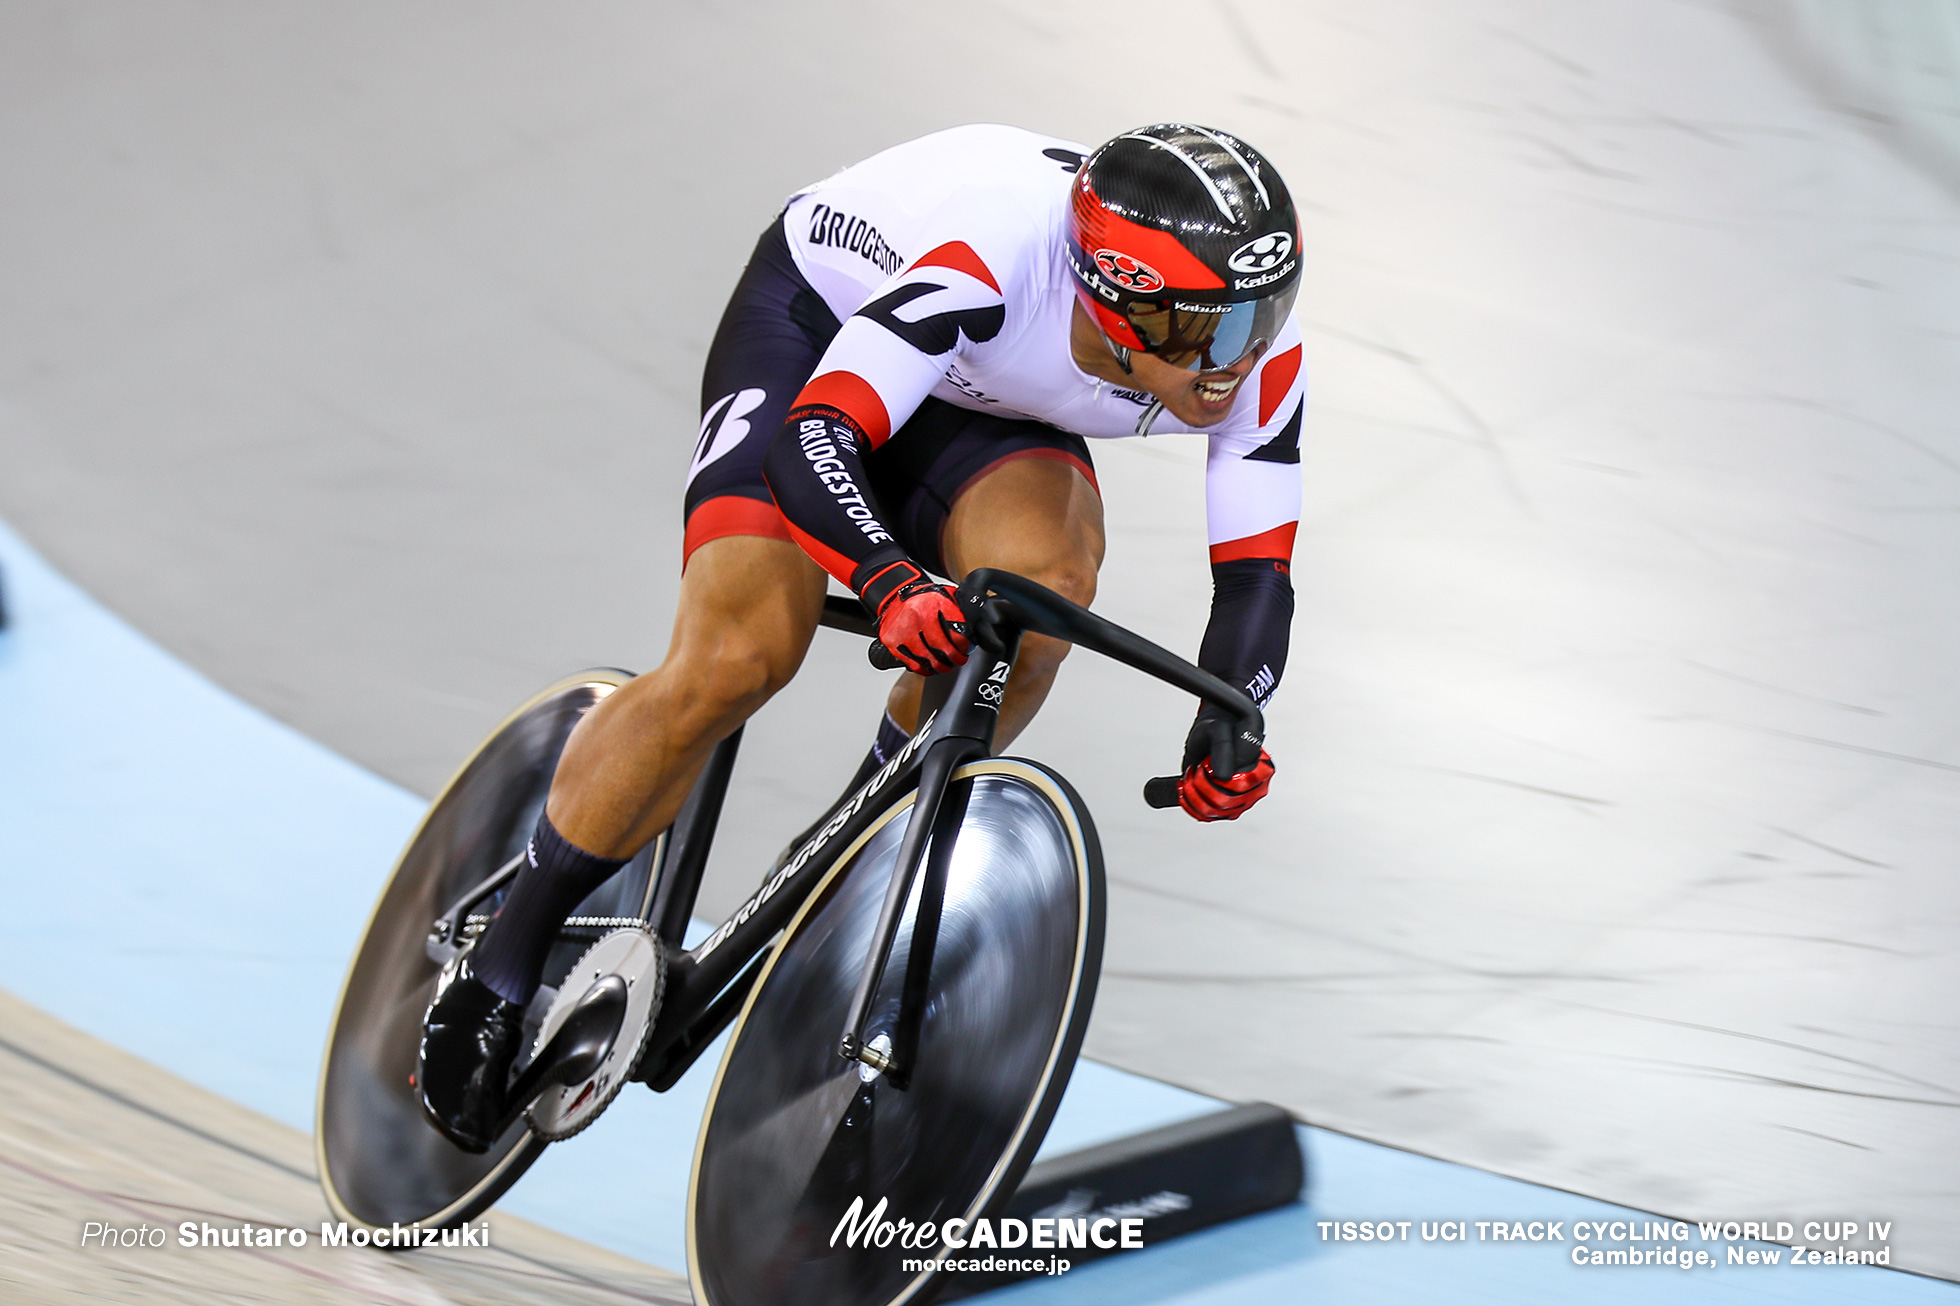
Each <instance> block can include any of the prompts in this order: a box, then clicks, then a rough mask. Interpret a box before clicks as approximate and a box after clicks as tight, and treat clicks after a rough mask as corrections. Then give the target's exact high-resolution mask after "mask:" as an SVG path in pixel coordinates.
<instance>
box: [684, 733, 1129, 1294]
mask: <svg viewBox="0 0 1960 1306" xmlns="http://www.w3.org/2000/svg"><path fill="white" fill-rule="evenodd" d="M962 787H964V788H965V790H966V793H965V797H966V809H965V813H964V816H963V818H962V820H961V824H960V827H959V830H960V833H959V840H958V842H957V844H956V845H955V851H954V854H953V856H952V858H951V861H950V864H949V867H948V872H947V880H946V886H945V895H944V899H943V910H942V913H941V918H940V926H939V931H938V935H937V943H936V946H935V949H934V952H933V955H932V966H931V970H930V972H929V981H928V988H927V1003H926V1006H925V1009H924V1015H923V1019H922V1024H921V1027H920V1033H919V1044H918V1053H917V1057H916V1061H915V1064H914V1066H913V1068H912V1074H911V1076H910V1080H909V1083H908V1084H907V1085H906V1086H905V1087H904V1088H902V1089H901V1088H899V1087H896V1086H894V1085H893V1084H892V1083H891V1082H889V1081H888V1080H886V1079H885V1078H883V1077H881V1076H878V1075H877V1074H876V1073H875V1072H872V1071H871V1070H869V1069H868V1068H866V1067H862V1066H860V1065H859V1064H858V1063H857V1062H852V1061H844V1060H842V1059H841V1058H840V1057H839V1056H838V1055H837V1046H838V1039H839V1036H840V1035H841V1034H842V1033H843V1029H844V1022H845V1019H846V1017H847V1013H848V1011H849V1008H850V1004H851V999H852V996H853V994H854V992H855V990H856V986H857V984H858V981H859V978H860V976H861V974H862V971H863V968H864V964H865V959H866V957H867V955H868V954H869V952H870V951H871V947H872V943H873V936H874V933H875V930H876V926H877V921H878V917H879V912H880V909H881V907H882V906H883V902H884V898H885V892H886V887H887V885H888V884H889V883H890V879H891V871H892V867H893V863H894V862H895V860H896V857H897V852H898V846H899V842H900V840H901V838H902V837H903V835H904V832H905V829H906V826H907V825H908V824H909V822H910V819H911V812H912V803H913V799H914V798H915V796H916V795H915V794H909V793H908V794H906V795H904V796H902V797H901V798H900V799H899V800H898V801H897V802H896V803H895V804H894V805H893V806H892V807H891V808H890V809H889V810H888V811H887V812H885V813H884V814H883V815H882V816H881V817H880V818H879V820H878V821H876V822H874V823H873V824H872V826H871V827H870V828H869V829H868V830H866V832H865V833H864V834H862V835H861V836H859V838H858V839H856V840H855V841H853V843H852V844H850V845H849V846H847V847H846V848H844V849H843V850H842V851H841V852H840V853H839V855H838V857H837V859H836V861H835V862H834V863H833V864H832V866H831V868H830V869H829V870H828V871H827V872H826V873H825V876H824V878H823V880H822V881H821V882H820V883H819V885H818V887H817V889H816V890H815V891H814V892H813V893H812V895H811V898H810V900H809V902H807V903H805V904H804V906H803V907H802V909H801V910H800V911H799V912H798V914H797V915H796V917H795V918H794V919H793V920H792V921H791V922H790V924H789V925H788V926H787V927H786V928H785V930H784V932H783V936H782V940H781V942H780V944H779V945H778V947H777V948H776V951H775V953H774V955H773V956H772V957H771V958H770V961H769V963H768V967H767V969H766V971H765V972H764V973H763V975H762V977H761V980H760V982H759V983H758V984H757V985H756V988H755V990H754V992H753V993H752V994H751V996H750V998H749V1000H748V1004H747V1006H746V1007H745V1008H744V1010H743V1012H742V1015H741V1017H740V1018H739V1021H738V1023H737V1024H736V1026H735V1027H734V1031H733V1033H732V1035H731V1036H730V1039H729V1044H728V1049H727V1051H726V1053H725V1054H724V1056H723V1058H722V1063H721V1068H720V1070H719V1071H718V1072H717V1074H716V1077H715V1082H714V1086H713V1088H712V1090H711V1092H710V1095H709V1099H708V1109H707V1113H706V1116H705V1118H704V1120H703V1123H702V1128H701V1134H700V1137H699V1140H698V1141H697V1143H696V1146H695V1159H694V1173H693V1182H692V1186H691V1190H690V1192H689V1199H688V1229H687V1234H688V1268H689V1274H690V1275H691V1276H692V1279H693V1284H694V1293H695V1299H696V1301H698V1302H700V1303H702V1304H703V1306H802V1304H803V1303H810V1304H812V1306H814V1304H815V1303H824V1306H839V1304H850V1306H855V1304H857V1303H866V1304H870V1303H877V1304H879V1306H885V1304H888V1303H901V1302H905V1301H908V1300H913V1299H920V1300H923V1297H922V1295H921V1294H923V1293H924V1292H926V1291H927V1290H928V1288H929V1285H930V1282H931V1280H932V1278H933V1277H934V1276H933V1274H932V1273H931V1272H930V1271H920V1270H916V1269H913V1270H907V1269H906V1268H904V1262H905V1261H906V1260H907V1259H912V1258H918V1259H926V1258H933V1257H936V1256H938V1255H941V1254H943V1251H944V1249H943V1248H942V1246H941V1243H940V1242H939V1241H938V1240H937V1239H936V1238H935V1239H934V1240H932V1241H931V1242H929V1243H927V1244H925V1245H923V1246H915V1247H911V1248H906V1247H903V1246H901V1245H900V1241H899V1240H898V1239H891V1240H889V1241H888V1242H887V1245H885V1246H882V1247H880V1246H876V1245H872V1243H871V1240H868V1239H865V1238H862V1237H860V1238H859V1239H857V1240H856V1245H855V1246H853V1245H850V1243H851V1239H849V1238H848V1237H847V1236H838V1237H835V1238H833V1233H834V1232H836V1231H837V1229H838V1226H839V1222H840V1221H841V1220H844V1219H845V1217H846V1216H847V1214H849V1213H850V1212H851V1211H852V1209H853V1203H854V1202H856V1201H858V1200H859V1199H862V1203H861V1205H860V1206H858V1207H857V1208H856V1210H857V1218H858V1219H859V1220H860V1221H861V1220H862V1219H863V1217H865V1216H867V1215H869V1214H870V1213H871V1211H872V1210H873V1209H874V1208H876V1206H877V1204H878V1203H879V1202H880V1201H881V1200H882V1201H884V1202H885V1203H886V1208H885V1212H884V1216H883V1218H884V1219H885V1220H889V1221H891V1222H893V1223H894V1224H897V1223H898V1222H900V1221H911V1222H912V1224H913V1227H914V1228H916V1227H917V1226H919V1225H923V1224H925V1223H927V1222H931V1223H933V1224H934V1225H936V1226H940V1225H943V1224H944V1222H945V1221H946V1220H948V1219H950V1218H956V1217H964V1218H966V1219H968V1220H972V1219H975V1218H978V1217H981V1216H990V1217H991V1216H993V1215H994V1214H996V1213H997V1212H998V1211H999V1210H1000V1209H1001V1208H1002V1207H1004V1205H1005V1204H1006V1202H1007V1200H1008V1199H1009V1198H1010V1197H1011V1196H1012V1195H1013V1192H1014V1188H1015V1186H1016V1185H1017V1184H1018V1183H1019V1182H1020V1179H1021V1176H1022V1174H1023V1173H1025V1171H1026V1169H1027V1166H1028V1163H1029V1162H1030V1161H1031V1160H1032V1159H1033V1156H1034V1153H1035V1150H1036V1149H1037V1148H1038V1147H1039V1146H1040V1144H1041V1139H1042V1137H1043V1135H1044V1134H1045V1133H1046V1132H1047V1129H1048V1123H1049V1121H1050V1119H1051V1118H1052V1117H1053V1115H1054V1111H1055V1107H1056V1105H1057V1103H1059V1102H1060V1100H1061V1096H1062V1092H1063V1090H1064V1089H1065V1088H1066V1087H1067V1085H1068V1078H1069V1074H1070V1071H1071V1070H1072V1069H1073V1067H1074V1064H1075V1057H1076V1053H1077V1051H1078V1050H1079V1049H1080V1047H1081V1043H1082V1035H1083V1031H1084V1030H1085V1029H1086V1028H1087V1025H1088V1021H1089V1011H1090V1007H1091V1006H1092V1004H1093V1002H1094V997H1095V988H1096V978H1097V974H1098V972H1099V970H1100V967H1101V962H1102V939H1103V870H1102V854H1101V850H1100V848H1099V847H1098V845H1097V841H1096V835H1095V829H1094V827H1093V825H1092V824H1091V823H1090V820H1089V816H1088V813H1087V811H1086V810H1085V809H1084V808H1083V806H1082V803H1081V801H1080V799H1079V798H1077V796H1076V794H1075V792H1074V791H1073V790H1072V789H1071V788H1070V787H1069V785H1068V783H1067V782H1066V781H1064V780H1063V779H1061V777H1059V776H1057V775H1055V774H1054V773H1053V772H1051V771H1049V770H1047V769H1045V768H1043V767H1041V766H1038V765H1036V764H1034V763H1031V762H1024V761H1020V760H1017V759H1010V758H990V759H987V760H984V761H980V762H975V763H972V764H970V765H967V766H964V767H962V768H960V769H959V770H958V771H957V772H955V781H954V785H953V787H952V790H951V791H950V792H949V794H948V801H949V802H950V801H954V800H955V799H956V797H957V796H958V795H959V793H960V790H961V789H962ZM925 878H926V877H925V874H924V871H923V869H922V870H921V873H920V875H919V876H918V880H917V882H915V884H914V888H913V892H912V901H911V902H910V903H908V904H907V907H906V915H905V921H904V923H903V924H902V926H901V928H900V930H899V933H898V937H897V940H896V941H895V944H894V947H893V951H892V957H891V961H890V964H889V965H888V966H887V967H886V970H885V974H884V977H883V980H882V982H881V984H880V987H879V990H878V993H877V996H876V1001H875V1004H874V1007H873V1014H872V1018H871V1020H870V1021H869V1022H868V1023H867V1026H866V1030H865V1033H866V1037H867V1040H868V1041H871V1042H872V1043H873V1044H874V1045H875V1043H876V1037H877V1035H878V1034H879V1033H880V1032H881V1031H889V1030H890V1029H891V1027H892V1024H893V1023H894V1021H895V1018H896V1013H897V1008H898V995H899V990H900V987H901V985H902V983H903V980H904V976H905V971H906V965H907V960H908V945H909V942H910V938H911V922H912V919H913V913H914V912H916V911H917V908H918V899H919V892H920V888H919V886H920V884H922V883H923V882H924V880H925ZM901 1227H903V1226H901ZM914 1241H916V1237H915V1239H914Z"/></svg>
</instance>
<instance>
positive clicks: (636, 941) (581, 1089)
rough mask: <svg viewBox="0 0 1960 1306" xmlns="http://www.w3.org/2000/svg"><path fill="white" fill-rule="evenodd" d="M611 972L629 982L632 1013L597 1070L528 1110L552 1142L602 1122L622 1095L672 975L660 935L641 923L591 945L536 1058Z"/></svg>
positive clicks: (545, 1028)
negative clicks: (598, 983)
mask: <svg viewBox="0 0 1960 1306" xmlns="http://www.w3.org/2000/svg"><path fill="white" fill-rule="evenodd" d="M608 975H617V976H619V977H620V978H621V979H623V980H625V981H626V1015H625V1017H624V1018H623V1019H622V1020H621V1022H620V1026H619V1035H618V1037H617V1038H615V1039H614V1040H613V1046H612V1051H611V1052H609V1053H607V1054H606V1059H605V1060H604V1061H603V1062H601V1063H600V1065H599V1068H598V1070H596V1071H595V1072H593V1074H591V1075H590V1076H588V1077H587V1078H585V1079H582V1080H579V1081H578V1082H577V1083H574V1084H571V1085H568V1086H563V1087H561V1086H558V1085H553V1086H552V1087H550V1088H547V1089H546V1090H545V1091H544V1092H543V1093H540V1094H539V1095H538V1096H537V1098H536V1099H535V1100H534V1101H532V1103H531V1105H530V1106H528V1107H526V1108H525V1110H524V1121H525V1123H526V1124H528V1125H529V1126H530V1127H531V1132H532V1133H534V1134H536V1135H537V1136H538V1137H539V1138H542V1139H544V1140H545V1141H546V1142H548V1143H557V1142H562V1141H564V1140H565V1139H567V1138H570V1137H571V1136H572V1135H574V1134H576V1133H578V1132H579V1131H580V1130H581V1129H584V1128H585V1127H586V1126H587V1125H589V1124H591V1123H592V1122H593V1121H594V1120H597V1119H598V1118H599V1113H600V1112H601V1111H604V1110H605V1109H606V1108H607V1107H608V1106H610V1105H611V1104H612V1100H613V1099H614V1098H615V1097H618V1096H619V1090H620V1089H621V1088H623V1087H624V1086H625V1085H626V1083H627V1081H628V1079H629V1077H630V1076H631V1075H632V1073H633V1068H634V1066H635V1065H637V1064H638V1062H639V1060H640V1054H641V1053H642V1052H644V1051H645V1050H646V1045H647V1039H648V1038H649V1037H650V1036H651V1035H652V1033H653V1021H654V1017H656V1016H658V1015H659V1014H660V998H661V994H662V991H663V988H664V986H665V983H666V977H667V968H666V966H665V964H664V958H663V956H662V949H661V946H660V939H659V938H658V937H657V936H656V935H654V934H653V933H652V932H650V931H648V930H647V929H645V928H643V927H637V926H636V927H629V928H627V929H622V930H614V931H613V932H612V933H610V934H607V935H605V936H604V937H602V938H601V939H600V940H599V941H598V942H597V943H594V944H593V945H592V946H591V947H590V948H587V949H586V950H585V955H584V956H582V957H580V958H579V959H578V961H576V962H575V963H573V965H572V969H571V972H570V973H569V974H568V975H566V976H565V978H564V980H563V981H562V982H561V983H560V984H559V986H558V996H557V998H556V999H555V1000H554V1001H553V1002H552V1004H551V1009H550V1010H549V1011H547V1012H546V1013H545V1017H544V1022H543V1023H542V1024H541V1025H539V1026H538V1035H537V1041H536V1042H535V1043H534V1044H533V1045H532V1049H531V1055H532V1056H533V1057H535V1056H537V1055H538V1054H539V1053H540V1052H542V1051H543V1050H544V1048H545V1046H546V1045H547V1044H549V1043H550V1042H551V1037H552V1035H554V1034H556V1033H557V1032H558V1030H559V1028H560V1027H561V1026H562V1025H563V1024H564V1023H565V1019H566V1017H567V1016H568V1015H570V1013H571V1010H572V1008H573V1007H574V1006H576V1005H577V1003H578V1000H579V999H580V998H581V997H583V996H585V993H586V991H587V990H588V989H590V988H591V987H592V985H594V984H595V983H597V982H598V981H600V980H602V979H604V978H605V977H606V976H608Z"/></svg>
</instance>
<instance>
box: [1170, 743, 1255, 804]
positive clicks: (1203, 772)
mask: <svg viewBox="0 0 1960 1306" xmlns="http://www.w3.org/2000/svg"><path fill="white" fill-rule="evenodd" d="M1272 779H1273V758H1272V754H1270V753H1268V752H1267V751H1266V750H1265V749H1263V748H1262V749H1260V750H1259V760H1258V762H1256V763H1254V765H1253V768H1252V769H1251V770H1250V771H1241V772H1239V773H1238V774H1237V775H1235V776H1233V777H1232V778H1231V779H1229V780H1220V779H1219V778H1218V777H1217V776H1215V775H1213V774H1212V773H1211V762H1210V760H1209V759H1208V758H1199V759H1198V760H1197V761H1196V762H1193V763H1192V764H1191V765H1190V766H1189V767H1188V768H1186V769H1185V772H1184V778H1183V779H1182V780H1180V781H1178V782H1177V805H1178V806H1179V807H1182V808H1183V809H1184V810H1185V811H1186V812H1188V813H1190V815H1191V819H1192V820H1195V821H1236V820H1238V819H1239V817H1240V815H1242V814H1243V813H1244V812H1246V811H1247V810H1249V809H1250V808H1251V807H1252V805H1253V804H1254V803H1256V802H1258V801H1259V800H1260V799H1261V798H1264V797H1265V796H1266V790H1267V788H1268V787H1269V786H1270V785H1271V784H1272Z"/></svg>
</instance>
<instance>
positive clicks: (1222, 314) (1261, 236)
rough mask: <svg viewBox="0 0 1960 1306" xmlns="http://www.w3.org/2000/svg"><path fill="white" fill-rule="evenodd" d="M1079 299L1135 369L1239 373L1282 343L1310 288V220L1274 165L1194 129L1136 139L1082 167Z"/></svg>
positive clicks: (1071, 254)
mask: <svg viewBox="0 0 1960 1306" xmlns="http://www.w3.org/2000/svg"><path fill="white" fill-rule="evenodd" d="M1068 228H1069V230H1068V235H1069V239H1068V242H1067V252H1068V260H1069V267H1070V269H1071V270H1072V271H1073V272H1074V273H1075V281H1076V293H1077V294H1078V295H1079V296H1080V297H1081V300H1082V304H1083V307H1084V308H1086V309H1087V310H1088V312H1089V316H1090V318H1091V319H1092V320H1093V321H1094V322H1095V324H1096V326H1097V327H1098V328H1100V329H1101V331H1102V333H1103V335H1104V337H1105V338H1107V339H1108V341H1109V343H1110V344H1111V345H1112V346H1114V347H1115V348H1116V351H1117V357H1118V358H1121V359H1123V360H1124V361H1125V365H1126V366H1127V363H1128V357H1127V355H1128V351H1130V350H1138V351H1143V352H1146V353H1150V354H1154V355H1156V356H1157V357H1159V358H1162V359H1164V360H1165V361H1166V362H1170V363H1173V364H1175V365H1177V366H1179V367H1185V368H1189V369H1191V370H1194V371H1195V370H1198V369H1201V368H1202V369H1207V370H1209V369H1215V368H1226V367H1230V366H1231V365H1232V364H1233V363H1235V362H1237V361H1239V360H1240V359H1242V358H1244V357H1245V356H1246V355H1247V354H1248V353H1251V352H1253V351H1254V350H1257V349H1262V348H1264V347H1265V346H1267V345H1270V344H1271V343H1272V342H1273V338H1274V336H1275V335H1277V334H1278V332H1279V328H1280V326H1281V324H1282V323H1284V322H1285V321H1286V315H1287V313H1288V312H1289V311H1290V310H1291V309H1292V307H1293V296H1294V294H1295V292H1296V291H1297V290H1298V288H1299V282H1300V224H1299V219H1298V218H1297V217H1295V216H1294V212H1293V200H1292V197H1291V196H1290V195H1288V194H1287V191H1286V183H1285V182H1283V181H1281V180H1280V177H1279V173H1277V172H1276V171H1274V170H1273V165H1272V164H1270V163H1268V162H1266V158H1265V156H1264V155H1262V154H1260V153H1259V151H1257V150H1255V149H1253V148H1252V147H1251V146H1250V145H1247V144H1246V143H1245V142H1244V141H1241V140H1239V139H1238V138H1237V137H1236V136H1230V135H1227V134H1226V133H1224V132H1221V131H1213V130H1212V129H1211V128H1209V127H1197V126H1192V125H1191V124H1189V123H1179V122H1167V123H1158V124H1157V125H1155V126H1153V127H1139V128H1137V130H1135V131H1131V132H1124V133H1123V134H1122V135H1121V136H1118V137H1117V138H1116V139H1115V140H1112V141H1110V142H1108V143H1107V144H1105V145H1104V146H1103V147H1102V148H1101V149H1099V150H1097V151H1096V152H1095V153H1094V154H1092V155H1090V156H1089V159H1088V161H1087V162H1086V163H1084V164H1083V165H1082V167H1081V168H1080V169H1079V170H1078V171H1077V173H1076V177H1075V187H1074V194H1073V197H1072V202H1071V204H1070V206H1069V221H1068Z"/></svg>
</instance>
